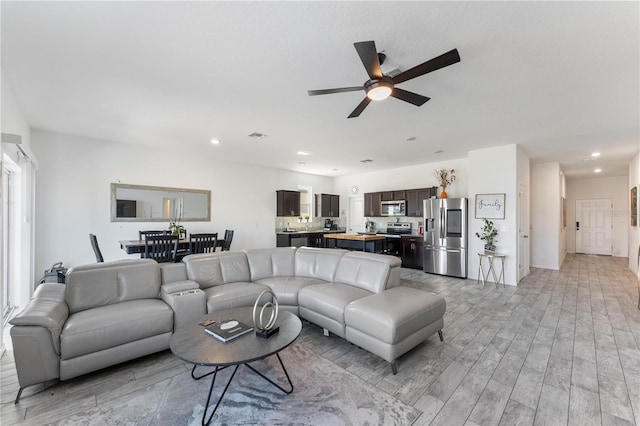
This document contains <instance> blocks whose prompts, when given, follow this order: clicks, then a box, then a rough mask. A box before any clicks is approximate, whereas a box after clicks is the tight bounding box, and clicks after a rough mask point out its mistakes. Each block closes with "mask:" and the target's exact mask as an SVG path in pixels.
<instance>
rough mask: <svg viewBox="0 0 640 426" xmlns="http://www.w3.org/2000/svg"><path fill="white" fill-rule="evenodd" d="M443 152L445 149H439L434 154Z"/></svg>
mask: <svg viewBox="0 0 640 426" xmlns="http://www.w3.org/2000/svg"><path fill="white" fill-rule="evenodd" d="M443 152H444V151H443V150H441V149H439V150H437V151H435V152H434V154H442V153H443Z"/></svg>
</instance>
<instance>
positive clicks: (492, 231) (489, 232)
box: [476, 219, 498, 251]
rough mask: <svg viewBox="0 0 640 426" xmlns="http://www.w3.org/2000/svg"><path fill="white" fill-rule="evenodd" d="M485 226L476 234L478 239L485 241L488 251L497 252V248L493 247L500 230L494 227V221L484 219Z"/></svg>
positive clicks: (485, 247)
mask: <svg viewBox="0 0 640 426" xmlns="http://www.w3.org/2000/svg"><path fill="white" fill-rule="evenodd" d="M482 220H483V221H484V224H483V226H482V229H481V230H480V232H476V237H478V238H480V239H481V240H482V241H484V249H485V250H486V251H495V249H496V246H495V245H493V243H494V241H496V236H497V235H498V229H497V228H496V227H495V226H494V224H493V221H491V220H489V219H482Z"/></svg>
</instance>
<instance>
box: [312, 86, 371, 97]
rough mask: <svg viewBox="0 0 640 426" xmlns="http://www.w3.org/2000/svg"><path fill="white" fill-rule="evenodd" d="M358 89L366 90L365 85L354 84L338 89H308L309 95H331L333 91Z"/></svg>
mask: <svg viewBox="0 0 640 426" xmlns="http://www.w3.org/2000/svg"><path fill="white" fill-rule="evenodd" d="M358 90H364V87H362V86H353V87H340V88H337V89H323V90H307V93H308V94H309V96H316V95H330V94H332V93H343V92H357V91H358Z"/></svg>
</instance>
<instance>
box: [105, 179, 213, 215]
mask: <svg viewBox="0 0 640 426" xmlns="http://www.w3.org/2000/svg"><path fill="white" fill-rule="evenodd" d="M174 219H178V220H180V222H208V221H210V220H211V191H208V190H203V189H185V188H168V187H164V186H145V185H127V184H124V183H112V184H111V222H169V221H171V220H174Z"/></svg>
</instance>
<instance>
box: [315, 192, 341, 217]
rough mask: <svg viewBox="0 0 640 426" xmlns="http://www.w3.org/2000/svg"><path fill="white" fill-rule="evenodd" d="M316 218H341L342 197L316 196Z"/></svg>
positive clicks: (331, 195) (330, 195)
mask: <svg viewBox="0 0 640 426" xmlns="http://www.w3.org/2000/svg"><path fill="white" fill-rule="evenodd" d="M315 197H316V217H339V216H340V196H339V195H333V194H316V195H315Z"/></svg>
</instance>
